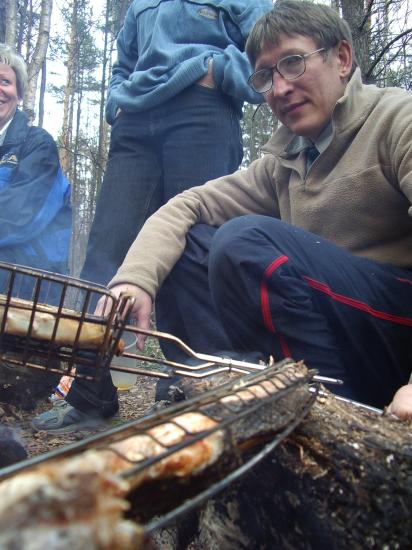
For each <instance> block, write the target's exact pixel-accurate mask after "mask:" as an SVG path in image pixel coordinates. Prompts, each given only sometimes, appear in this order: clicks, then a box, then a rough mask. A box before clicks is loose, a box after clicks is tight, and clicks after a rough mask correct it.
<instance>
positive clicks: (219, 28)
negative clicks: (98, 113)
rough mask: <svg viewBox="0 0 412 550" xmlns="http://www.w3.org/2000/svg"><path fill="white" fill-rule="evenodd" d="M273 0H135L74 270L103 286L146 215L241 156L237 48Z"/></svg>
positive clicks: (245, 67) (248, 97)
mask: <svg viewBox="0 0 412 550" xmlns="http://www.w3.org/2000/svg"><path fill="white" fill-rule="evenodd" d="M271 8H272V0H223V1H222V0H219V1H218V0H210V1H208V2H207V3H205V2H204V1H202V0H191V1H188V0H160V1H152V0H134V1H133V2H132V4H131V6H130V8H129V10H128V11H127V13H126V18H125V22H124V25H123V27H122V29H121V31H120V33H119V37H118V40H117V55H118V59H117V61H116V62H115V64H114V66H113V71H112V78H111V81H110V85H109V93H108V100H107V105H106V118H107V121H108V123H109V124H110V125H111V126H112V132H111V139H110V151H109V159H108V164H107V169H106V172H105V176H104V180H103V183H102V189H101V192H100V195H99V198H98V202H97V207H96V214H95V217H94V220H93V224H92V228H91V231H90V237H89V242H88V248H87V254H86V260H85V263H84V266H83V270H82V272H81V278H82V279H86V280H90V281H93V282H97V283H101V284H104V285H106V284H107V283H108V282H109V281H110V279H111V278H112V277H113V275H114V274H115V272H116V270H117V268H118V267H119V265H120V264H121V263H122V261H123V259H124V257H125V255H126V252H127V251H128V249H129V248H130V245H131V244H132V242H133V240H134V239H135V237H136V235H137V233H138V232H139V231H140V229H141V227H142V225H143V224H144V222H145V221H146V219H147V218H148V217H149V216H150V215H151V214H153V212H155V211H156V210H157V209H158V208H160V206H162V205H163V204H165V203H166V202H167V201H168V200H169V199H170V198H172V197H174V196H175V195H177V194H178V193H180V192H181V191H183V190H185V189H188V188H189V187H193V186H194V185H199V184H201V183H204V182H205V181H207V180H209V179H212V178H216V177H218V176H222V175H224V174H229V173H231V172H233V171H234V170H236V169H237V168H238V167H239V165H240V163H241V160H242V156H243V150H242V135H241V129H240V119H241V117H242V106H243V102H244V101H248V102H251V103H260V102H261V96H260V94H257V93H256V92H254V91H253V90H252V89H251V88H250V86H248V84H247V78H248V76H249V73H250V64H249V61H248V59H247V57H246V54H245V53H244V47H245V43H246V39H247V36H248V34H249V32H250V30H251V28H252V26H253V24H254V23H255V22H256V21H257V19H258V18H259V17H260V16H261V15H263V14H264V13H266V12H268V11H269V10H270V9H271Z"/></svg>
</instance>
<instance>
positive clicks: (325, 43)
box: [246, 0, 353, 67]
mask: <svg viewBox="0 0 412 550" xmlns="http://www.w3.org/2000/svg"><path fill="white" fill-rule="evenodd" d="M282 34H286V35H294V34H297V35H301V36H307V37H309V38H312V40H313V41H314V42H315V44H316V46H317V47H318V48H326V49H330V48H333V47H335V46H337V45H338V44H339V42H340V41H341V40H346V42H348V43H349V44H350V46H351V48H352V50H353V41H352V33H351V31H350V28H349V25H348V24H347V22H346V21H345V20H344V19H342V18H341V17H340V15H339V13H338V12H337V11H335V10H334V9H332V8H330V7H328V6H325V5H323V4H313V3H312V2H307V1H305V0H278V2H276V4H275V7H274V8H273V10H271V11H270V12H269V13H267V14H265V15H264V16H263V17H261V18H260V19H259V20H258V21H257V23H256V24H255V26H254V27H253V29H252V31H251V33H250V35H249V38H248V40H247V43H246V53H247V55H248V57H249V61H250V62H251V64H252V66H253V67H254V66H255V64H256V60H257V58H258V56H259V55H260V54H261V53H262V51H263V50H264V49H266V48H267V47H270V46H275V47H276V46H279V43H280V41H281V35H282Z"/></svg>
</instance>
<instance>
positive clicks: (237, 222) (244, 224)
mask: <svg viewBox="0 0 412 550" xmlns="http://www.w3.org/2000/svg"><path fill="white" fill-rule="evenodd" d="M289 227H291V226H289V225H288V224H286V223H285V222H282V221H281V220H278V219H276V218H271V217H269V216H259V215H247V216H240V217H238V218H234V219H232V220H229V221H228V222H226V223H224V224H223V225H222V226H221V227H219V229H218V230H217V231H216V233H215V235H214V237H213V240H212V243H211V247H210V255H211V260H210V261H211V264H213V265H221V263H222V261H223V260H224V259H226V260H227V259H229V258H231V257H233V256H235V257H238V254H239V252H241V254H242V256H244V255H247V254H250V255H252V256H253V255H254V254H255V252H256V249H255V247H256V246H257V245H261V243H262V240H263V241H265V240H267V241H269V240H270V244H271V246H274V243H276V242H279V243H282V241H283V238H282V235H284V234H285V232H288V231H289Z"/></svg>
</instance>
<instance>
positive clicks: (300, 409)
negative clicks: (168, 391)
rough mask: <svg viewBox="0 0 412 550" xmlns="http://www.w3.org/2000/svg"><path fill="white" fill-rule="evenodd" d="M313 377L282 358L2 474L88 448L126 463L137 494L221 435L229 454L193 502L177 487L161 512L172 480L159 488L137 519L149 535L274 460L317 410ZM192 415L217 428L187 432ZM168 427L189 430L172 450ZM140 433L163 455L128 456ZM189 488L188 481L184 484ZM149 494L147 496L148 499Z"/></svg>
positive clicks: (206, 478) (207, 474)
mask: <svg viewBox="0 0 412 550" xmlns="http://www.w3.org/2000/svg"><path fill="white" fill-rule="evenodd" d="M313 376H314V372H313V371H308V370H307V369H306V367H305V366H304V365H302V364H296V363H293V362H288V361H283V362H282V363H278V364H275V365H272V366H270V367H268V368H267V369H265V371H262V372H258V373H253V374H249V375H245V376H242V377H239V378H236V379H234V380H232V381H231V382H228V383H225V384H223V385H220V386H217V387H215V388H213V389H212V390H209V391H207V392H205V393H204V394H201V395H198V396H196V397H194V398H192V399H190V400H187V401H183V402H180V403H177V404H176V405H174V406H172V407H169V408H167V409H163V410H161V411H158V412H156V413H155V414H153V415H151V416H148V417H144V418H142V419H140V420H137V421H133V422H129V423H126V424H124V425H122V426H118V427H116V428H113V429H111V430H109V431H107V432H105V433H103V434H99V435H97V436H94V437H91V438H89V439H87V440H83V441H82V442H79V443H75V444H73V445H70V446H68V447H66V448H64V449H59V450H57V451H53V452H51V453H47V454H46V455H43V456H41V457H36V458H33V459H30V460H28V461H26V462H24V463H19V464H15V465H13V466H10V467H8V468H5V469H3V470H2V471H1V472H0V480H2V479H5V478H6V477H10V476H12V475H16V474H19V473H20V472H22V471H24V470H27V469H30V468H33V467H35V466H39V465H41V464H43V463H45V462H48V463H49V464H50V463H51V464H53V461H54V459H59V460H58V462H56V467H57V468H59V464H61V459H64V458H66V459H70V457H73V456H75V457H78V456H79V455H80V454H82V453H85V454H84V456H85V457H87V451H89V450H97V451H98V452H103V453H106V455H109V457H110V456H111V455H113V456H116V457H119V458H120V459H121V460H122V461H123V463H124V464H123V466H122V469H121V471H118V472H116V473H117V474H118V475H120V476H121V477H123V478H124V479H125V480H127V481H129V483H130V487H131V489H133V491H134V493H133V494H135V493H136V491H137V493H138V492H139V491H140V490H141V488H142V487H144V483H143V484H141V480H142V479H145V480H146V481H147V480H152V478H153V477H155V476H153V474H152V472H153V468H157V467H159V465H162V464H164V463H165V461H167V460H168V459H169V458H170V457H175V458H176V456H177V455H178V453H179V452H181V451H184V450H185V449H187V448H189V447H190V446H192V445H194V444H195V443H196V442H198V441H200V440H207V438H211V437H213V436H214V435H215V436H216V434H219V435H220V438H221V440H222V441H223V442H224V446H223V449H222V452H221V453H220V454H219V456H218V457H217V460H216V461H214V462H213V463H212V464H211V465H210V466H209V467H208V470H207V471H205V473H204V475H203V480H201V481H200V482H198V483H197V485H196V486H195V489H194V490H192V491H191V494H190V497H189V498H187V494H186V495H185V492H184V490H183V489H182V491H180V489H179V490H176V485H174V490H172V492H173V493H174V494H175V496H176V495H177V501H176V498H175V499H174V502H173V504H172V505H171V507H169V508H166V509H159V508H158V507H157V506H158V504H159V503H162V502H167V501H168V499H169V497H170V492H171V489H170V485H169V487H168V486H167V483H166V484H165V483H161V484H159V486H157V487H156V491H155V496H156V498H155V504H153V503H152V504H150V505H146V504H145V505H144V506H143V508H145V517H136V518H134V519H135V521H138V522H139V523H141V524H142V525H145V527H144V530H145V532H146V534H147V535H148V536H149V535H150V533H152V532H153V531H154V530H156V529H158V528H160V527H164V526H166V525H168V524H170V523H173V522H175V521H176V520H177V519H179V517H180V516H181V515H183V514H186V513H187V512H188V511H190V510H191V509H193V508H194V507H196V506H198V505H199V504H200V503H201V502H203V501H205V500H206V499H208V498H210V497H211V496H212V495H214V494H216V493H217V492H219V491H221V490H222V489H223V488H225V487H226V486H227V485H228V484H229V483H231V482H233V481H234V480H235V479H237V478H239V477H240V476H242V475H244V474H245V473H246V472H247V471H248V470H249V469H250V468H252V467H253V466H254V465H255V464H257V463H258V462H259V461H261V460H262V459H263V458H264V457H265V456H267V455H268V453H270V452H271V451H272V450H273V449H274V448H275V447H276V446H277V445H278V444H279V442H280V441H282V439H284V437H286V436H287V435H288V434H289V433H290V432H291V431H292V430H293V429H294V428H295V426H296V425H297V424H298V423H299V422H300V421H301V420H302V418H304V416H305V415H306V414H307V412H308V411H309V409H310V407H311V406H312V404H313V402H314V400H315V398H316V393H314V392H313V391H309V386H308V384H312V381H313ZM313 387H315V388H317V386H313V385H312V388H313ZM187 413H196V414H197V415H202V416H204V417H206V418H207V419H208V420H210V421H211V423H212V426H211V427H210V428H207V429H204V430H202V431H199V432H197V433H195V432H192V431H190V430H187V429H185V428H182V424H181V422H180V421H179V419H180V418H181V417H182V415H186V414H187ZM166 424H171V425H174V426H175V427H176V428H177V429H179V430H181V431H183V432H184V435H183V436H182V437H181V439H180V440H179V441H177V442H175V443H172V444H170V445H169V444H167V443H165V442H164V441H163V440H162V438H159V437H157V436H156V431H155V429H156V428H159V427H160V428H161V427H162V426H165V425H166ZM135 436H145V437H148V438H149V439H150V440H151V441H152V442H153V443H155V445H156V447H157V449H158V450H157V451H156V453H155V454H154V455H151V456H138V458H134V459H132V458H130V456H129V455H128V454H127V453H125V452H122V443H124V442H125V441H128V440H129V438H134V437H135ZM108 461H109V462H110V459H108ZM168 475H170V474H168ZM166 477H167V476H166ZM195 477H199V476H195ZM201 477H202V475H200V478H201ZM136 480H137V482H136ZM139 480H140V481H139ZM190 485H191V484H188V483H186V486H185V487H186V488H187V487H188V486H190ZM102 496H103V495H102ZM146 497H147V495H146V496H143V497H142V498H143V502H145V498H146Z"/></svg>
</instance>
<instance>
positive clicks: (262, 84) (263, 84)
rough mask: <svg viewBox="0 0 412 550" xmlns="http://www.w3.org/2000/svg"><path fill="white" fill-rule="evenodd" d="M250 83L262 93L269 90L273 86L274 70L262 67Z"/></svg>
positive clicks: (251, 78) (254, 74) (253, 75)
mask: <svg viewBox="0 0 412 550" xmlns="http://www.w3.org/2000/svg"><path fill="white" fill-rule="evenodd" d="M250 84H251V85H252V87H253V89H254V90H255V91H256V92H259V93H260V94H261V93H263V92H267V91H268V90H269V89H270V88H271V86H272V70H271V69H261V70H260V71H256V72H255V73H253V74H252V76H251V77H250Z"/></svg>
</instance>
